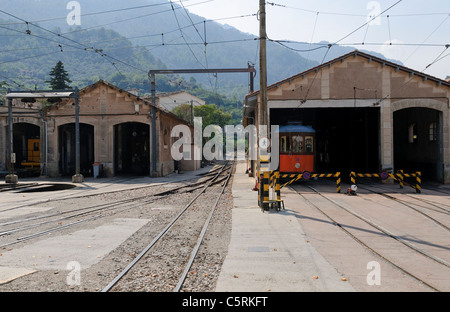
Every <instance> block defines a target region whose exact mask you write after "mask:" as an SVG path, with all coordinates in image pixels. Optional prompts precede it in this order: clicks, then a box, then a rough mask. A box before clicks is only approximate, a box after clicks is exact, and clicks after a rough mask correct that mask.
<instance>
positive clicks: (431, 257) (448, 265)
mask: <svg viewBox="0 0 450 312" xmlns="http://www.w3.org/2000/svg"><path fill="white" fill-rule="evenodd" d="M308 187H309V188H310V189H312V190H313V191H314V192H316V193H317V194H318V195H320V196H322V197H323V198H325V199H326V200H328V201H330V202H332V203H333V204H335V205H336V206H338V207H339V208H341V209H344V210H345V211H347V212H348V213H350V214H351V215H353V216H355V217H357V218H358V219H360V220H362V221H364V222H366V223H367V224H369V225H370V226H372V227H374V228H376V229H377V230H379V231H381V232H383V233H384V234H386V235H387V236H389V237H391V238H393V239H395V240H396V241H398V242H400V243H402V244H403V245H405V246H407V247H409V248H411V249H413V250H415V251H416V252H418V253H420V254H422V255H424V256H425V257H428V258H430V259H432V260H434V261H436V262H437V263H440V264H442V265H444V266H446V267H448V268H450V263H448V262H447V261H445V260H442V259H439V258H437V257H435V256H433V255H430V254H428V253H427V252H425V251H423V250H421V249H419V248H417V247H416V246H414V245H412V244H410V243H408V242H407V241H405V240H404V239H402V238H400V237H399V236H397V235H395V234H393V233H391V232H389V231H388V230H386V229H384V228H382V227H381V226H379V225H377V224H375V223H373V222H371V221H370V220H368V219H367V218H365V217H363V216H361V215H359V214H357V213H356V212H354V211H352V210H351V209H349V208H347V207H344V206H342V205H341V204H339V203H337V202H336V201H334V200H333V199H331V198H328V197H326V196H325V195H323V194H322V193H321V192H319V191H318V190H316V189H315V188H313V187H312V186H309V185H308Z"/></svg>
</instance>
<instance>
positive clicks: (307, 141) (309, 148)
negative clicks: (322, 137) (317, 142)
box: [305, 136, 314, 153]
mask: <svg viewBox="0 0 450 312" xmlns="http://www.w3.org/2000/svg"><path fill="white" fill-rule="evenodd" d="M305 147H306V148H305V151H306V152H307V153H312V152H314V145H313V137H310V136H307V137H306V139H305Z"/></svg>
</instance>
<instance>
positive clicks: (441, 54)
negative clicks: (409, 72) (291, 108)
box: [173, 0, 450, 79]
mask: <svg viewBox="0 0 450 312" xmlns="http://www.w3.org/2000/svg"><path fill="white" fill-rule="evenodd" d="M173 2H176V1H173ZM178 2H180V1H178ZM266 3H267V4H266V18H267V35H268V37H269V38H270V39H272V40H286V41H289V42H286V44H287V45H288V46H290V47H292V48H294V49H295V48H296V44H295V43H294V42H307V43H317V42H321V41H327V42H330V43H336V42H337V43H339V44H341V45H348V46H352V47H355V48H356V49H360V50H368V51H375V52H380V53H382V54H383V55H384V56H385V57H387V58H390V59H395V60H399V61H401V62H402V63H403V64H404V65H405V66H406V67H409V68H411V69H414V70H417V71H420V72H424V73H426V74H429V75H432V76H435V77H437V78H441V79H445V78H446V77H447V76H450V55H449V54H450V47H449V46H448V45H450V1H449V0H428V1H423V0H420V1H419V0H379V1H370V0H339V1H336V0H314V1H311V0H267V1H266ZM258 10H259V0H213V1H209V2H205V3H202V4H199V5H194V6H191V7H189V11H190V12H191V13H194V14H197V15H200V16H203V17H205V18H207V19H214V20H217V19H220V18H223V17H234V16H236V17H238V16H245V15H252V14H255V13H257V12H258ZM380 14H381V15H380ZM377 16H379V17H378V18H376V19H373V18H375V17H377ZM368 21H370V23H369V24H368V25H365V24H366V23H367V22H368ZM219 22H220V23H222V24H228V25H231V26H233V27H236V28H237V29H239V30H240V31H243V32H246V33H250V34H254V35H258V34H259V21H258V19H257V16H255V15H253V16H249V17H240V18H234V19H226V20H223V21H219ZM291 41H292V43H291ZM298 48H299V46H298V45H297V49H298ZM323 51H324V53H325V51H326V49H323ZM305 53H307V52H305Z"/></svg>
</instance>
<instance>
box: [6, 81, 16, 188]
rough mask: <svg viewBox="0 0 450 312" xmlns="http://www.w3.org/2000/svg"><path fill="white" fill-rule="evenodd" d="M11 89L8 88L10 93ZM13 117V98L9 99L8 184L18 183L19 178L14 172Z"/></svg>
mask: <svg viewBox="0 0 450 312" xmlns="http://www.w3.org/2000/svg"><path fill="white" fill-rule="evenodd" d="M10 92H11V91H10V90H9V89H8V93H10ZM13 130H14V127H13V118H12V99H10V98H9V99H8V135H9V138H8V145H9V155H8V156H9V174H8V175H7V176H6V178H5V182H6V183H8V184H17V183H18V182H19V178H18V176H17V175H15V174H14V163H15V162H16V160H15V159H14V158H15V155H14V147H13V145H14V135H13Z"/></svg>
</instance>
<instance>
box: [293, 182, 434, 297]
mask: <svg viewBox="0 0 450 312" xmlns="http://www.w3.org/2000/svg"><path fill="white" fill-rule="evenodd" d="M290 188H291V190H293V191H294V192H296V193H297V194H299V195H300V196H302V197H303V199H304V200H305V201H306V202H307V203H308V205H310V206H312V207H314V208H315V209H317V210H318V211H320V212H321V213H322V214H323V215H324V216H325V217H327V218H328V219H329V220H330V221H331V222H332V223H333V224H334V225H336V226H337V227H339V228H340V229H341V230H342V231H344V232H345V234H347V235H348V236H350V237H351V238H352V239H353V240H355V241H356V242H358V243H359V244H360V245H361V246H363V247H364V248H366V249H368V250H369V251H370V252H372V253H373V254H375V255H376V256H378V257H380V258H381V259H383V260H384V261H386V262H387V263H389V264H391V265H392V266H393V267H395V268H396V269H397V270H399V271H401V272H402V273H404V274H406V275H408V276H410V277H411V278H413V279H415V280H416V281H418V282H419V283H422V284H423V285H425V286H427V287H429V288H430V289H432V290H434V291H437V292H440V290H438V289H437V288H435V287H434V286H432V285H430V284H428V283H427V282H425V281H423V280H422V279H420V278H419V277H417V276H415V275H414V274H412V273H410V272H408V271H406V270H405V269H403V268H401V267H400V266H398V265H397V264H395V263H394V262H392V261H391V260H389V259H388V258H386V257H385V256H383V255H382V254H380V253H379V252H377V251H376V250H374V249H373V248H371V247H370V246H369V245H367V244H366V243H364V242H363V241H362V240H360V239H359V238H358V237H356V236H355V235H353V234H352V233H351V232H350V231H348V230H347V229H345V227H344V225H342V224H340V223H339V222H337V221H336V220H334V219H333V218H332V217H331V216H329V215H328V214H327V213H326V212H325V211H323V210H322V209H320V208H319V207H318V206H317V205H315V204H314V203H313V202H311V201H310V200H309V199H307V198H306V197H305V196H304V195H303V194H301V193H300V192H299V191H296V190H295V189H293V188H292V187H291V186H290ZM319 195H322V194H319ZM322 196H323V195H322ZM323 197H324V198H325V199H329V198H327V197H325V196H323ZM332 202H333V203H334V204H337V205H338V206H339V204H338V203H336V202H334V201H332Z"/></svg>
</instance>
